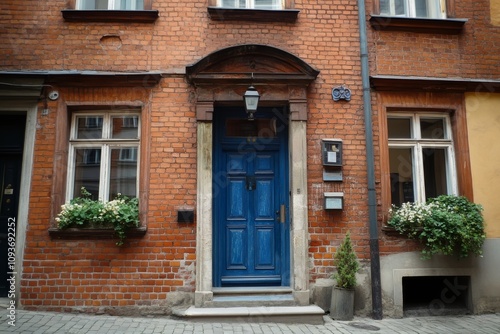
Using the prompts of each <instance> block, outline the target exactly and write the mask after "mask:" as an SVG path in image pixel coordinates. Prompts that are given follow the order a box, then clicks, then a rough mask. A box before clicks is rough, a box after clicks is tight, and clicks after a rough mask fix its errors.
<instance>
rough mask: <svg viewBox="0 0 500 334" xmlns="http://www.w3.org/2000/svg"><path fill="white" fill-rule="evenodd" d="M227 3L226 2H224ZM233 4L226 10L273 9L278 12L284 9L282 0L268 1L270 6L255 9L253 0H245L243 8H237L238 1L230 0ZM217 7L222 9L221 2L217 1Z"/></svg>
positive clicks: (220, 0)
mask: <svg viewBox="0 0 500 334" xmlns="http://www.w3.org/2000/svg"><path fill="white" fill-rule="evenodd" d="M226 2H228V1H226ZM232 2H233V3H234V5H233V6H231V7H226V8H241V9H273V10H280V9H283V8H285V4H284V0H269V2H270V4H269V6H266V7H257V8H256V7H255V0H245V7H239V3H240V1H239V0H232ZM217 7H223V1H222V0H217Z"/></svg>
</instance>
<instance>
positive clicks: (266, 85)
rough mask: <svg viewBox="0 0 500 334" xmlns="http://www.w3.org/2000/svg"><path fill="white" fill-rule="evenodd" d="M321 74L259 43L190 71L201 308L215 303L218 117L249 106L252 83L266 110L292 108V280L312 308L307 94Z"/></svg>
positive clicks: (300, 300) (214, 56)
mask: <svg viewBox="0 0 500 334" xmlns="http://www.w3.org/2000/svg"><path fill="white" fill-rule="evenodd" d="M318 75H319V71H318V70H316V69H314V68H313V67H311V66H310V65H309V64H307V63H306V62H304V61H303V60H302V59H300V58H299V57H297V56H295V55H293V54H291V53H289V52H287V51H284V50H281V49H278V48H274V47H271V46H268V45H258V44H244V45H238V46H233V47H228V48H225V49H221V50H218V51H215V52H213V53H211V54H209V55H207V56H205V57H204V58H202V59H201V60H199V61H198V62H196V63H194V64H192V65H189V66H187V67H186V77H187V80H188V82H189V83H190V84H192V85H193V87H194V92H193V93H194V100H195V101H194V104H195V112H196V120H197V158H196V159H197V172H196V173H197V180H196V182H197V185H196V186H197V195H196V196H197V198H196V212H197V225H196V290H195V306H196V307H202V306H203V305H205V304H207V303H209V302H211V301H212V300H213V281H212V280H213V262H212V261H213V260H212V254H213V240H212V237H213V225H212V224H213V222H212V217H213V198H212V176H213V170H212V168H213V167H212V166H213V164H212V162H213V147H212V146H213V144H212V141H213V123H212V121H213V113H214V110H215V109H216V106H219V105H230V106H243V94H244V92H245V90H246V89H247V88H248V86H250V85H253V86H254V87H255V88H256V89H257V90H258V91H259V94H260V102H259V105H260V106H269V107H274V106H288V111H289V115H288V119H289V130H288V150H289V154H288V156H289V161H288V166H289V173H288V175H289V178H290V180H289V189H290V209H289V212H290V220H289V223H290V239H289V240H290V267H289V268H290V280H289V281H290V287H291V288H292V291H293V295H294V298H295V302H296V304H297V305H309V259H308V240H309V231H308V209H307V208H308V205H307V203H308V201H307V200H308V197H307V136H306V128H307V126H306V125H307V91H308V86H309V85H310V84H311V83H313V81H314V80H315V79H316V77H317V76H318Z"/></svg>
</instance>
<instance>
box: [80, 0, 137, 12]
mask: <svg viewBox="0 0 500 334" xmlns="http://www.w3.org/2000/svg"><path fill="white" fill-rule="evenodd" d="M107 1H108V10H122V8H119V7H120V3H121V0H107ZM83 2H84V0H77V1H76V9H82V7H83ZM127 2H129V3H130V4H131V8H128V9H124V10H143V8H137V0H127Z"/></svg>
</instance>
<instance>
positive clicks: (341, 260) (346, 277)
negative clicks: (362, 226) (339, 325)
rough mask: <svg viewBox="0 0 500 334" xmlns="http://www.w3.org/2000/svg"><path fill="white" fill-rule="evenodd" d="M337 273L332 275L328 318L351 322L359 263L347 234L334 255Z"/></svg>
mask: <svg viewBox="0 0 500 334" xmlns="http://www.w3.org/2000/svg"><path fill="white" fill-rule="evenodd" d="M335 265H336V267H337V272H336V273H335V274H334V275H333V278H334V279H335V281H336V283H335V286H334V287H333V291H332V302H331V305H330V316H331V317H332V319H335V320H352V318H353V317H354V287H355V286H356V273H357V272H358V270H359V262H358V259H357V257H356V253H355V252H354V249H353V248H352V242H351V235H350V233H349V232H347V234H346V236H345V238H344V240H343V241H342V244H341V245H340V247H339V248H338V249H337V252H336V254H335Z"/></svg>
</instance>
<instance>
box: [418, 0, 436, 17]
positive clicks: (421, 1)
mask: <svg viewBox="0 0 500 334" xmlns="http://www.w3.org/2000/svg"><path fill="white" fill-rule="evenodd" d="M436 2H437V1H436ZM415 14H416V17H428V16H429V13H428V12H427V0H415Z"/></svg>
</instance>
